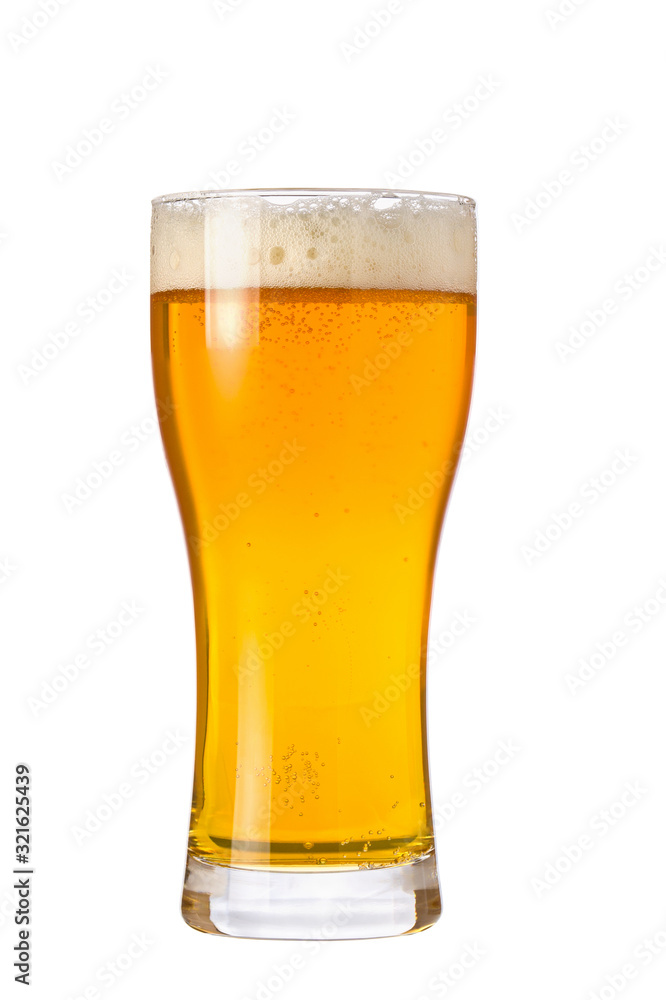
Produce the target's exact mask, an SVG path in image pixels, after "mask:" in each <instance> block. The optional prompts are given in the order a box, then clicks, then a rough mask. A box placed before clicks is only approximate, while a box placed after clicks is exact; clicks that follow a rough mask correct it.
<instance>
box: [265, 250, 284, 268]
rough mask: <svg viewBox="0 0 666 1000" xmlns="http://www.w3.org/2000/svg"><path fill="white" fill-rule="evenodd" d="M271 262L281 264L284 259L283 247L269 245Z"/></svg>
mask: <svg viewBox="0 0 666 1000" xmlns="http://www.w3.org/2000/svg"><path fill="white" fill-rule="evenodd" d="M268 259H269V260H270V262H271V264H281V263H282V261H283V260H284V247H271V248H270V250H269V252H268Z"/></svg>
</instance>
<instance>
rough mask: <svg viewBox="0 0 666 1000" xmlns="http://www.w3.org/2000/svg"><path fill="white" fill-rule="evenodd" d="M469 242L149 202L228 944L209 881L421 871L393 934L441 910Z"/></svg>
mask: <svg viewBox="0 0 666 1000" xmlns="http://www.w3.org/2000/svg"><path fill="white" fill-rule="evenodd" d="M474 239H475V230H474V211H473V204H472V203H470V202H469V201H468V200H466V199H457V198H449V199H446V198H441V197H435V196H433V197H432V198H428V196H424V195H412V196H407V195H404V196H402V197H400V198H398V197H396V198H394V199H390V198H385V199H382V200H381V202H380V203H379V204H378V194H377V193H372V192H366V193H344V192H340V193H338V194H335V195H333V194H331V195H327V196H326V197H325V198H324V197H323V196H316V195H314V194H310V193H303V194H302V195H300V196H298V197H296V196H294V197H293V198H291V199H289V198H285V199H281V198H274V199H271V198H269V197H268V196H266V195H262V194H254V195H253V194H252V193H251V192H247V193H239V194H238V195H236V196H235V197H234V196H232V195H229V194H226V195H224V194H223V195H222V196H221V197H220V198H217V199H216V198H205V197H203V196H202V197H201V198H200V199H194V200H193V199H188V200H178V199H176V200H173V201H158V202H157V203H156V205H155V210H154V223H153V292H152V352H153V367H154V380H155V392H156V396H157V398H158V400H160V402H161V404H162V405H164V406H165V407H166V408H167V412H169V413H171V416H170V417H169V419H167V420H164V421H162V423H161V430H162V436H163V440H164V446H165V450H166V455H167V459H168V463H169V467H170V470H171V474H172V478H173V482H174V486H175V490H176V495H177V498H178V502H179V506H180V511H181V516H182V521H183V526H184V532H185V537H186V541H187V547H188V554H189V560H190V567H191V574H192V586H193V593H194V609H195V624H196V637H197V673H198V714H197V744H196V760H195V775H194V793H193V804H192V818H191V828H190V842H189V856H190V866H194V868H195V869H196V872H197V873H198V875H197V877H194V876H193V878H192V884H193V885H195V888H194V889H193V890H192V891H190V892H188V890H187V889H186V893H185V913H186V919H188V920H190V922H191V923H193V925H194V926H197V927H199V928H200V929H206V930H220V929H221V928H220V927H219V926H214V924H215V921H214V920H212V917H210V914H208V912H207V913H206V914H205V915H204V916H203V917H202V914H201V912H200V911H201V899H202V896H201V894H200V893H199V892H198V890H197V889H196V885H198V884H199V883H200V882H201V878H202V876H201V873H202V872H203V873H205V872H207V871H209V868H210V870H211V871H215V869H216V867H217V868H226V869H237V870H242V871H244V872H246V873H252V872H255V873H261V872H269V873H280V872H283V873H289V872H291V873H292V874H299V875H300V874H302V875H307V874H308V873H322V872H327V873H331V874H332V873H334V872H338V873H340V872H345V871H346V872H357V873H360V872H369V871H373V870H377V869H387V868H396V867H399V866H415V865H418V864H419V863H422V862H424V861H428V859H430V861H431V871H432V873H433V878H434V881H433V878H431V879H430V883H431V884H430V894H429V896H428V900H427V905H426V906H425V912H424V913H421V914H420V915H419V914H417V919H415V921H414V922H413V926H411V927H405V928H403V930H414V929H419V928H420V927H423V926H427V925H429V924H430V923H432V922H433V920H434V919H436V917H437V914H438V906H439V901H438V893H437V882H436V873H435V869H434V853H433V851H434V848H433V832H432V820H431V810H430V791H429V783H428V763H427V749H426V726H425V648H426V645H427V628H428V616H429V608H430V597H431V589H432V581H433V571H434V565H435V556H436V550H437V543H438V537H439V531H440V526H441V522H442V517H443V514H444V508H445V505H446V501H447V498H448V494H449V490H450V487H451V483H452V478H453V474H454V471H455V468H456V462H457V458H458V454H459V452H460V448H461V443H462V439H463V435H464V429H465V423H466V419H467V412H468V407H469V398H470V391H471V381H472V369H473V359H474V344H475V294H474V293H475V284H474V278H475V252H474V250H475V247H474ZM156 258H157V259H156ZM207 866H209V867H207ZM424 870H425V869H424ZM247 877H248V878H249V877H250V876H249V875H247ZM197 878H198V881H197ZM326 884H327V885H331V886H332V885H333V883H332V882H331V881H330V879H329V881H328V882H327V883H326ZM424 891H425V892H426V895H428V892H427V891H426V890H424ZM211 895H214V893H211ZM424 899H425V897H424ZM206 905H208V904H206ZM225 905H226V904H225ZM295 905H296V904H295ZM417 909H418V907H417ZM211 912H212V910H211ZM225 912H226V911H225ZM211 921H212V922H211ZM258 922H260V920H259V921H258ZM296 922H297V921H296ZM222 929H223V930H224V932H227V933H234V930H233V928H232V929H231V930H229V929H226V928H222ZM361 930H362V928H361ZM375 931H376V933H382V931H381V929H380V930H379V931H377V929H376V928H375ZM399 932H400V931H395V930H394V931H389V933H399ZM248 936H252V935H251V934H250V935H248ZM257 936H281V935H279V934H275V933H272V934H260V933H259V934H257ZM284 936H291V935H290V934H285V935H284ZM343 936H365V934H364V933H363V932H362V933H360V934H356V933H349V934H347V935H343ZM368 936H369V934H368Z"/></svg>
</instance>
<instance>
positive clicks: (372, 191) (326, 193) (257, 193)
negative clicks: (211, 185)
mask: <svg viewBox="0 0 666 1000" xmlns="http://www.w3.org/2000/svg"><path fill="white" fill-rule="evenodd" d="M248 195H249V196H254V197H257V198H293V199H296V198H303V197H320V198H328V197H336V196H337V195H370V196H371V197H374V198H377V199H379V198H402V197H403V196H406V197H408V198H413V197H419V196H423V197H426V198H437V199H440V200H442V201H451V202H458V204H460V205H467V206H468V207H469V208H472V209H475V208H476V201H475V200H474V198H470V197H468V196H467V195H464V194H450V193H447V192H443V191H417V190H403V189H401V188H230V189H226V188H221V189H219V190H212V191H211V190H205V191H180V192H177V193H175V194H163V195H160V196H159V197H158V198H153V199H152V202H151V204H152V205H166V204H168V203H170V202H179V201H182V202H185V201H201V200H202V199H209V198H210V199H213V198H239V197H243V196H248Z"/></svg>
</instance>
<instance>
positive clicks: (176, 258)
mask: <svg viewBox="0 0 666 1000" xmlns="http://www.w3.org/2000/svg"><path fill="white" fill-rule="evenodd" d="M169 264H170V265H171V268H172V270H174V271H175V270H176V268H177V267H178V266H179V265H180V254H177V253H176V251H175V250H174V251H173V253H172V254H171V256H170V257H169Z"/></svg>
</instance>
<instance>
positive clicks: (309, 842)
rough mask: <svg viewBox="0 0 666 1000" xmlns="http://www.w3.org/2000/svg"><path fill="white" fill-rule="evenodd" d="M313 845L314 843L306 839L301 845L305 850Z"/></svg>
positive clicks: (310, 848)
mask: <svg viewBox="0 0 666 1000" xmlns="http://www.w3.org/2000/svg"><path fill="white" fill-rule="evenodd" d="M313 846H314V845H313V844H312V842H311V841H309V840H306V841H305V843H304V844H303V847H304V848H305V850H306V851H311V850H312V848H313Z"/></svg>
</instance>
